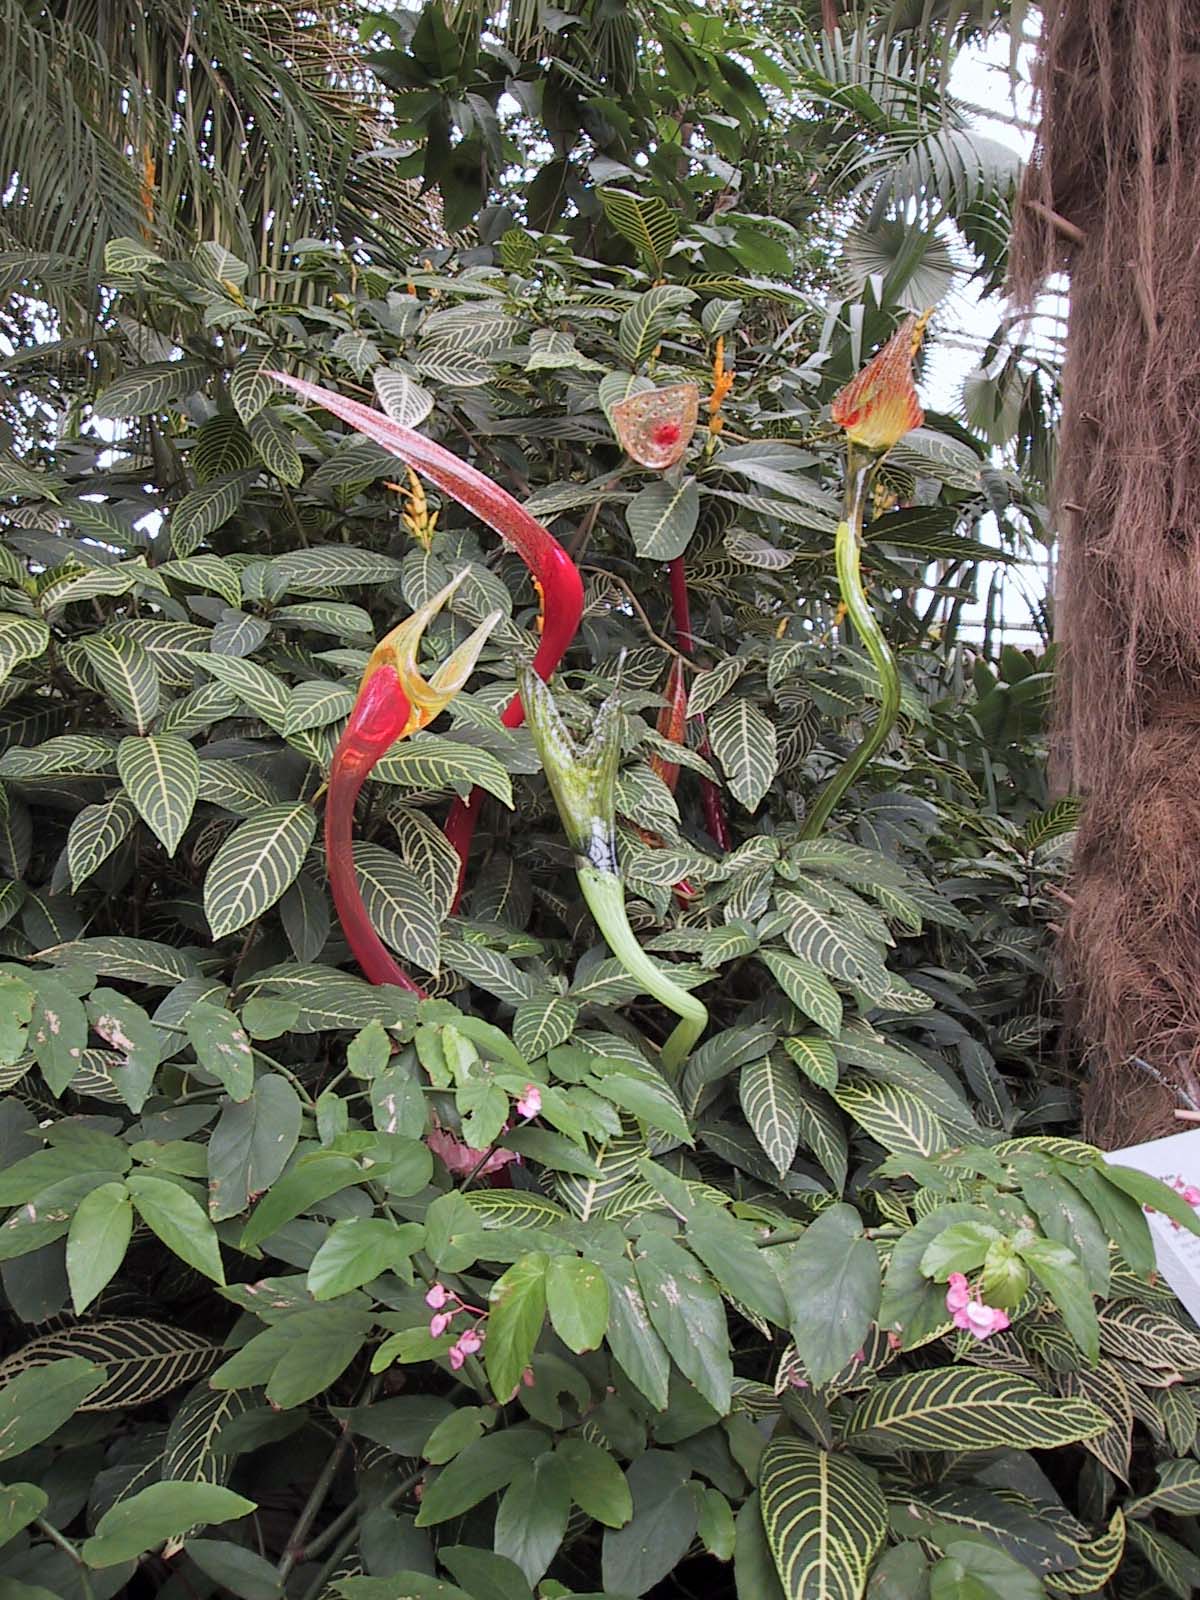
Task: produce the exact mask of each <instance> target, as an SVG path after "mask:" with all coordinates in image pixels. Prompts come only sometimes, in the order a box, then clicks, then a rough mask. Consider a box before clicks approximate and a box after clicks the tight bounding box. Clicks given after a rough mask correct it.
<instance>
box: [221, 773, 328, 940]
mask: <svg viewBox="0 0 1200 1600" xmlns="http://www.w3.org/2000/svg"><path fill="white" fill-rule="evenodd" d="M316 831H317V816H316V812H315V811H314V810H313V809H312V807H311V806H309V805H305V804H303V803H298V804H294V805H282V806H272V807H271V808H270V809H269V810H267V811H263V812H260V813H259V814H258V815H257V816H255V817H251V818H250V820H249V821H248V822H243V823H242V825H241V827H240V828H237V829H235V831H234V832H233V833H232V834H230V836H229V838H228V839H226V841H225V843H224V844H223V845H222V846H221V848H220V849H219V850H218V851H217V853H216V855H215V857H214V858H213V862H212V865H211V866H210V867H209V869H208V876H207V877H206V878H205V880H204V914H205V916H206V917H207V918H208V925H209V927H210V928H211V929H212V936H213V938H214V939H221V938H224V936H225V935H226V934H227V933H235V932H236V931H237V930H238V929H239V928H244V927H245V926H246V924H247V923H248V922H252V921H253V920H254V918H255V917H259V916H261V915H262V913H263V912H264V911H266V910H267V909H268V908H269V907H270V906H273V905H274V904H275V902H276V901H277V900H278V899H279V897H280V895H281V894H282V893H283V891H284V890H285V889H286V888H287V887H288V885H289V884H290V883H291V882H292V880H293V879H294V878H295V876H296V874H297V873H298V872H299V871H300V868H301V866H302V864H303V862H304V857H305V856H306V855H307V853H308V847H309V845H310V844H311V843H312V842H313V838H314V837H315V835H316Z"/></svg>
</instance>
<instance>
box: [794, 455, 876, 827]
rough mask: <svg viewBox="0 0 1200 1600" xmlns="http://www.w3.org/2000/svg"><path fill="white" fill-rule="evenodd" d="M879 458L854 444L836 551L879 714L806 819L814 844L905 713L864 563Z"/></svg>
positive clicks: (843, 590)
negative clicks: (875, 681) (874, 679)
mask: <svg viewBox="0 0 1200 1600" xmlns="http://www.w3.org/2000/svg"><path fill="white" fill-rule="evenodd" d="M880 459H881V457H879V456H876V455H871V456H866V455H865V453H864V452H861V451H856V450H855V448H854V446H853V445H851V446H850V455H849V460H848V461H847V465H846V471H847V483H846V516H845V519H844V520H843V521H842V522H839V523H838V530H837V539H836V543H835V546H834V558H835V560H836V563H837V575H838V588H839V589H840V591H841V596H842V602H843V604H844V605H845V607H846V612H847V614H848V616H849V617H850V620H851V622H853V624H854V626H855V628H856V629H857V630H858V633H859V637H860V638H861V639H862V642H863V644H864V645H866V647H867V654H868V655H869V656H870V658H871V661H872V663H873V664H874V667H875V670H876V672H877V673H878V674H879V715H878V716H877V717H876V719H875V721H874V722H873V723H872V725H871V727H870V728H869V729H868V730H867V732H866V733H865V734H864V735H863V738H862V741H861V743H860V744H859V745H858V746H857V748H856V749H855V750H853V751H852V752H851V754H850V755H849V756H847V758H846V760H845V761H844V762H843V763H842V765H841V766H840V767H839V768H838V770H837V771H836V772H835V773H834V775H833V777H832V778H830V780H829V782H828V783H827V784H826V785H825V787H824V789H822V791H821V793H820V794H819V795H818V797H817V799H816V802H815V804H814V805H813V808H812V810H811V811H810V812H809V814H808V816H807V817H806V818H805V819H804V827H803V829H802V830H801V834H800V837H801V838H802V839H815V838H816V836H817V835H818V834H819V833H820V832H821V829H822V828H823V827H824V826H825V824H826V823H827V822H828V821H829V818H830V817H831V816H832V815H833V810H834V807H835V806H836V805H837V803H838V801H839V800H840V799H841V798H842V796H843V795H844V794H845V793H846V791H847V789H849V787H850V785H851V784H852V783H853V782H854V780H855V779H856V778H857V777H858V775H859V773H860V772H862V770H863V768H864V767H866V766H867V765H868V764H869V763H870V762H871V761H873V760H874V758H875V757H876V756H877V755H878V754H879V751H880V750H881V749H882V748H883V744H884V741H885V740H886V739H887V736H888V734H889V733H890V732H891V731H892V726H893V724H894V723H895V721H896V717H897V716H898V715H899V712H900V673H899V670H898V669H897V666H896V658H895V657H894V656H893V655H892V651H891V646H890V645H889V644H888V642H887V639H886V638H885V637H884V633H883V629H882V628H881V627H880V626H879V621H878V619H877V618H876V616H875V613H874V611H873V610H872V609H871V602H870V601H869V600H868V599H867V592H866V590H865V589H864V588H863V581H862V569H861V567H860V564H859V553H860V550H861V547H862V530H863V519H864V514H865V509H866V502H867V494H868V492H869V490H870V487H871V484H872V482H873V480H874V477H875V469H876V467H877V466H878V464H879V461H880Z"/></svg>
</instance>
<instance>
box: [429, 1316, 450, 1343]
mask: <svg viewBox="0 0 1200 1600" xmlns="http://www.w3.org/2000/svg"><path fill="white" fill-rule="evenodd" d="M453 1320H454V1313H453V1312H452V1311H439V1312H438V1314H437V1316H436V1317H431V1318H430V1319H429V1331H430V1333H431V1334H432V1335H433V1337H434V1338H435V1339H440V1338H441V1336H442V1335H443V1334H444V1333H445V1331H446V1329H447V1328H448V1327H449V1326H450V1324H451V1322H452V1321H453Z"/></svg>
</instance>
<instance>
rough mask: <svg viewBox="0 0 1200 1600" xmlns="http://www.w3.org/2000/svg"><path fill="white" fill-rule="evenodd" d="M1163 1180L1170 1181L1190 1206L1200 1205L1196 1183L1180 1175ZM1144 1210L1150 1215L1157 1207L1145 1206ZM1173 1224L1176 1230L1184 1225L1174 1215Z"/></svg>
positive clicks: (1199, 1193)
mask: <svg viewBox="0 0 1200 1600" xmlns="http://www.w3.org/2000/svg"><path fill="white" fill-rule="evenodd" d="M1163 1182H1164V1183H1169V1184H1170V1186H1171V1188H1172V1189H1174V1190H1175V1192H1176V1194H1178V1195H1179V1196H1180V1197H1181V1198H1182V1199H1184V1200H1186V1201H1187V1203H1188V1205H1189V1206H1200V1189H1198V1188H1197V1187H1196V1185H1195V1184H1194V1183H1188V1182H1187V1181H1186V1180H1185V1179H1183V1178H1180V1177H1178V1176H1177V1177H1174V1178H1164V1179H1163ZM1142 1210H1143V1211H1145V1212H1146V1214H1147V1215H1148V1216H1153V1215H1154V1210H1155V1208H1154V1207H1153V1206H1143V1207H1142ZM1171 1226H1172V1227H1173V1228H1174V1229H1175V1230H1176V1232H1178V1231H1179V1229H1180V1228H1181V1227H1182V1223H1179V1222H1176V1221H1175V1219H1174V1217H1172V1218H1171Z"/></svg>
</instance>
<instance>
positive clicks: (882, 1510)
mask: <svg viewBox="0 0 1200 1600" xmlns="http://www.w3.org/2000/svg"><path fill="white" fill-rule="evenodd" d="M758 1483H759V1494H760V1497H761V1499H760V1506H761V1514H762V1523H763V1528H764V1530H765V1532H766V1535H767V1543H768V1545H769V1546H770V1549H771V1555H772V1556H773V1558H774V1561H775V1568H776V1571H777V1572H778V1574H779V1580H780V1582H781V1584H782V1585H783V1592H784V1594H785V1595H786V1596H787V1600H861V1597H862V1595H863V1593H864V1591H865V1589H866V1584H867V1574H868V1571H869V1570H870V1566H871V1562H872V1561H873V1560H874V1558H875V1556H876V1554H877V1553H878V1551H879V1549H880V1546H881V1545H882V1544H883V1541H884V1538H885V1536H886V1534H887V1528H888V1509H887V1501H886V1500H885V1499H884V1497H883V1491H882V1490H881V1489H880V1487H879V1480H878V1478H877V1477H876V1475H875V1472H874V1469H873V1468H871V1467H869V1466H868V1465H867V1464H866V1463H865V1462H863V1461H859V1460H857V1459H856V1458H855V1457H854V1456H852V1455H847V1454H845V1453H837V1454H834V1453H832V1452H830V1451H828V1450H822V1449H820V1448H819V1447H818V1446H817V1445H815V1444H810V1443H809V1442H808V1441H807V1440H805V1439H796V1438H782V1439H773V1440H772V1441H771V1443H770V1444H769V1445H768V1446H767V1448H766V1450H765V1451H764V1452H763V1457H762V1462H761V1464H760V1466H759V1479H758Z"/></svg>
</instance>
